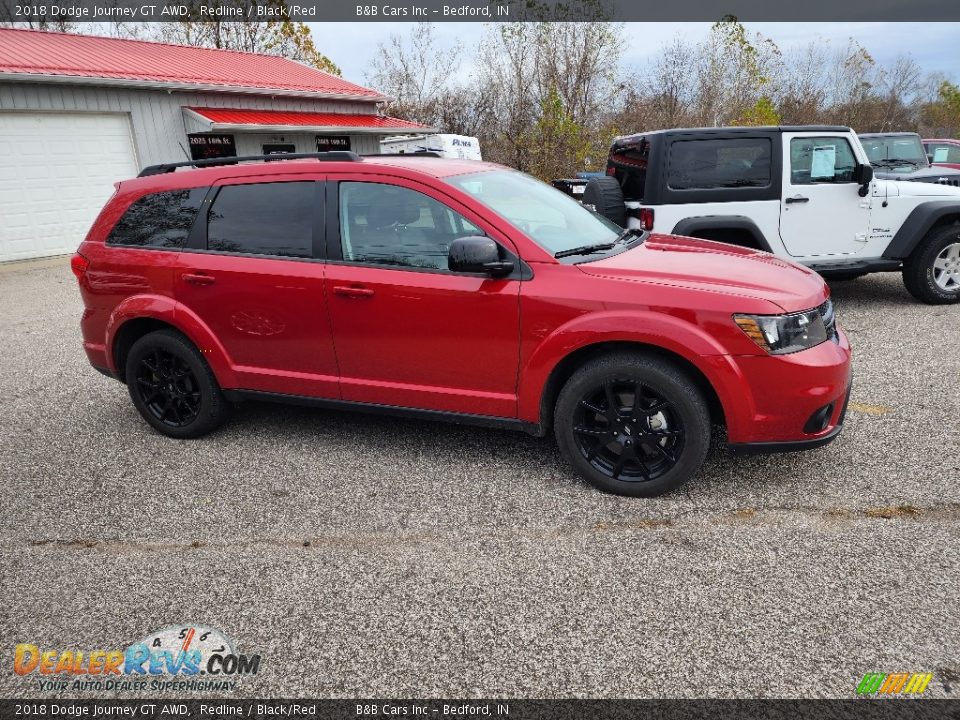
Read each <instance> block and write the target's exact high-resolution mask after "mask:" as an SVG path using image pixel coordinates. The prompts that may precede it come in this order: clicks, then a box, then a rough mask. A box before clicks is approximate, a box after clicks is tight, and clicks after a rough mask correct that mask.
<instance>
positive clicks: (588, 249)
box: [553, 228, 646, 258]
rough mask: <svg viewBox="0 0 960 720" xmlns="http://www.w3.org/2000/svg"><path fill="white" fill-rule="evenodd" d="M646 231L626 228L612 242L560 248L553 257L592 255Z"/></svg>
mask: <svg viewBox="0 0 960 720" xmlns="http://www.w3.org/2000/svg"><path fill="white" fill-rule="evenodd" d="M645 232H646V231H644V230H638V229H637V228H627V229H626V230H624V231H623V232H622V233H620V234H619V235H618V236H617V239H616V240H614V241H613V242H612V243H597V244H596V245H581V246H580V247H575V248H570V249H569V250H561V251H560V252H558V253H554V255H553V256H554V257H555V258H565V257H572V256H574V255H592V254H593V253H598V252H604V251H605V250H613V249H614V248H615V247H617V245H623V244H624V243H625V242H626V241H627V240H628V239H629V238H632V237H635V236H642V235H644V233H645Z"/></svg>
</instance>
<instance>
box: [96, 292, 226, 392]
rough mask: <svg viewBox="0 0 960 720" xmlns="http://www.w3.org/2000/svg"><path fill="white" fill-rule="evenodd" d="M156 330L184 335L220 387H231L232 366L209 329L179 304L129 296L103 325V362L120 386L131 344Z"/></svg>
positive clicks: (151, 297)
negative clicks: (104, 353) (108, 366)
mask: <svg viewBox="0 0 960 720" xmlns="http://www.w3.org/2000/svg"><path fill="white" fill-rule="evenodd" d="M156 330H174V331H176V332H179V333H181V334H182V335H184V336H185V337H186V338H187V339H188V340H189V341H190V342H191V343H193V345H194V346H195V347H196V348H197V349H198V350H199V351H200V352H201V353H202V354H203V357H204V359H205V360H206V361H207V364H208V365H209V366H210V369H211V370H212V371H213V374H214V376H215V377H216V379H217V382H218V383H220V385H221V386H222V387H231V386H232V384H233V380H234V373H233V366H232V364H231V362H230V358H229V356H228V355H227V352H226V350H225V348H224V347H223V345H221V344H220V342H219V340H217V339H216V337H215V336H214V334H213V333H212V332H211V331H210V329H209V328H208V327H207V326H206V325H205V324H204V323H203V321H202V320H200V318H199V317H197V316H196V315H195V314H194V313H192V312H191V311H189V310H188V309H187V308H185V307H184V306H183V305H181V304H180V303H177V302H176V301H174V300H172V299H170V298H167V297H163V296H142V295H141V296H133V297H130V298H127V299H126V300H125V301H124V302H123V303H121V304H120V305H119V306H118V307H117V308H116V309H115V310H114V311H113V313H112V315H111V316H110V320H109V322H108V323H107V338H106V348H107V362H108V363H110V365H111V367H110V370H111V371H112V372H113V373H114V375H115V377H117V379H119V380H120V381H121V382H126V379H125V377H124V375H125V371H126V357H127V354H128V353H129V352H130V348H131V347H133V344H134V343H135V342H136V341H137V340H139V339H140V338H142V337H143V336H144V335H146V334H148V333H151V332H154V331H156Z"/></svg>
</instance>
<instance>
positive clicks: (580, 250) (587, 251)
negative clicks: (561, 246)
mask: <svg viewBox="0 0 960 720" xmlns="http://www.w3.org/2000/svg"><path fill="white" fill-rule="evenodd" d="M617 244H618V243H615V242H612V243H597V244H596V245H581V246H580V247H575V248H570V249H569V250H561V251H560V252H557V253H554V254H553V256H554V257H555V258H565V257H572V256H574V255H592V254H593V253H598V252H603V251H604V250H613V248H615V247H616V246H617Z"/></svg>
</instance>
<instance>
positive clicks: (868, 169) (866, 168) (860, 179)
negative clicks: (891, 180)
mask: <svg viewBox="0 0 960 720" xmlns="http://www.w3.org/2000/svg"><path fill="white" fill-rule="evenodd" d="M853 181H854V182H855V183H859V185H860V197H866V196H867V193H868V192H869V191H870V183H871V182H872V181H873V166H872V165H857V167H856V169H855V170H854V171H853Z"/></svg>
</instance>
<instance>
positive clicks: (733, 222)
mask: <svg viewBox="0 0 960 720" xmlns="http://www.w3.org/2000/svg"><path fill="white" fill-rule="evenodd" d="M670 234H672V235H686V236H688V237H696V238H701V239H703V240H716V241H718V242H725V243H730V244H731V245H740V246H741V247H749V248H753V249H754V250H764V251H766V252H773V250H772V248H771V247H770V243H769V242H767V239H766V237H765V236H764V234H763V231H762V230H760V228H759V226H758V225H757V224H756V223H755V222H754V221H753V220H752V219H751V218H748V217H747V216H746V215H700V216H696V217H688V218H683V219H682V220H680V221H679V222H678V223H677V224H676V225H674V226H673V230H671V231H670ZM742 238H748V239H749V242H748V243H745V242H737V241H736V240H737V239H742Z"/></svg>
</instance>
